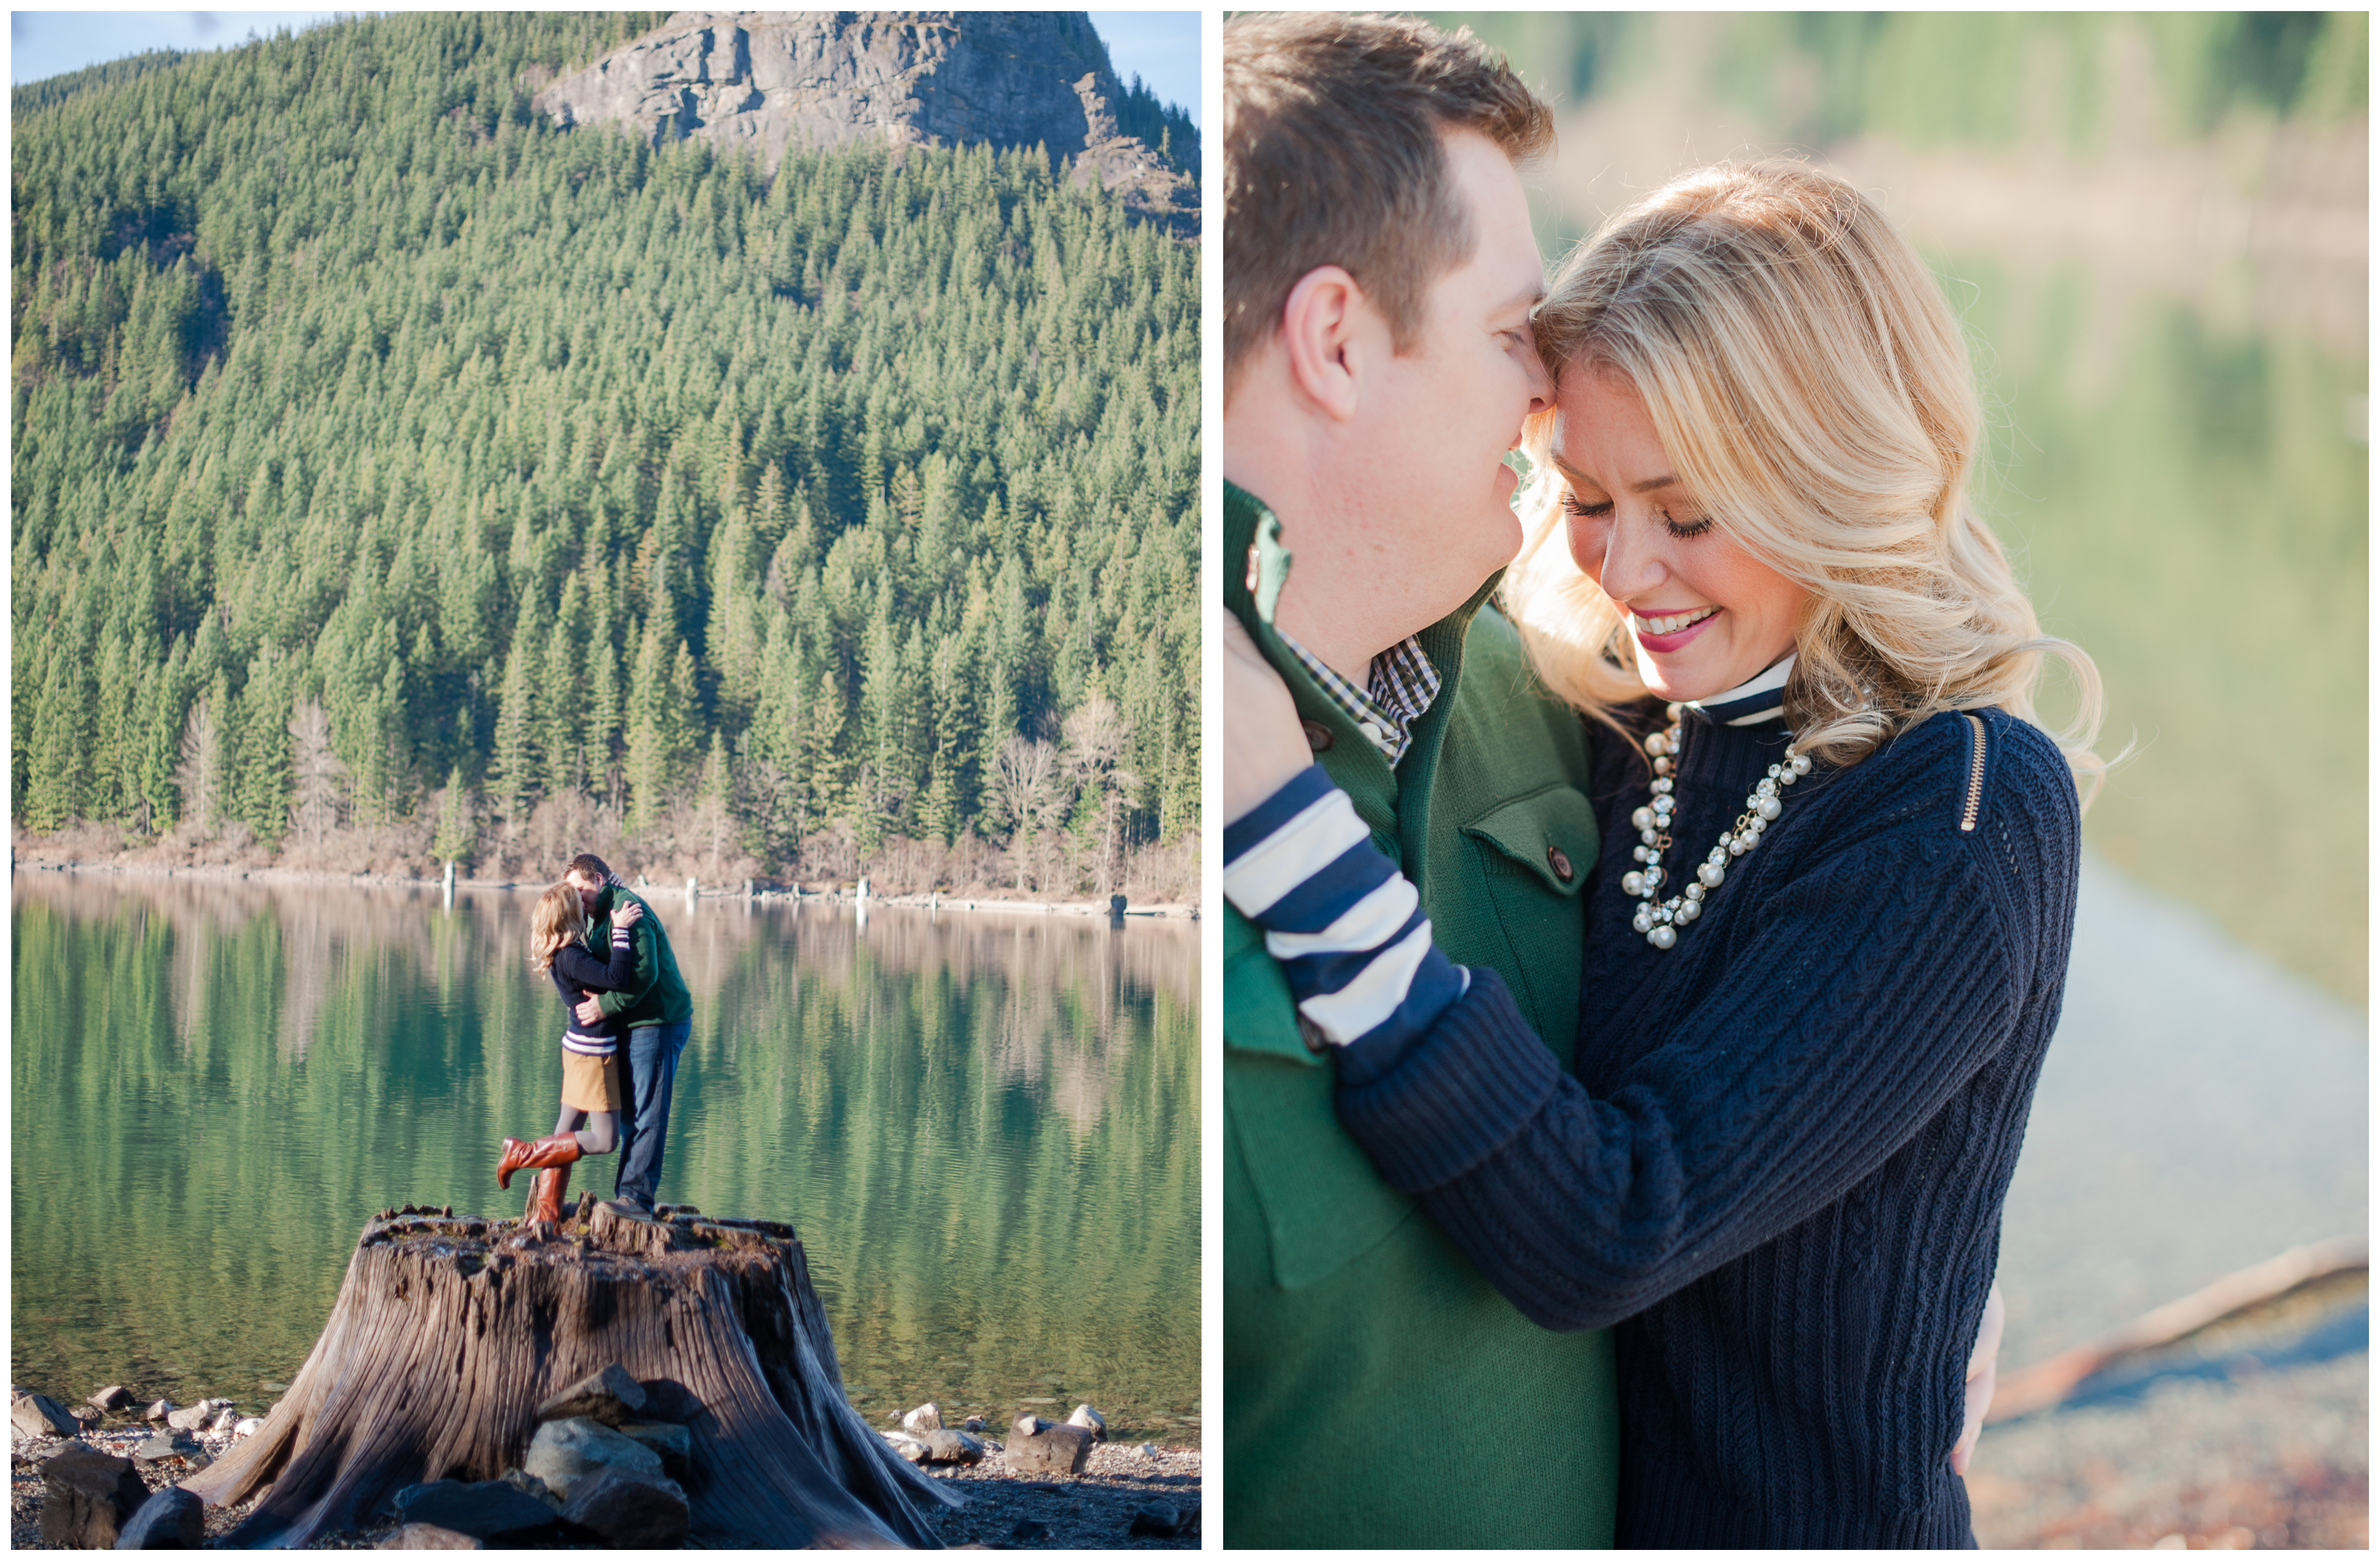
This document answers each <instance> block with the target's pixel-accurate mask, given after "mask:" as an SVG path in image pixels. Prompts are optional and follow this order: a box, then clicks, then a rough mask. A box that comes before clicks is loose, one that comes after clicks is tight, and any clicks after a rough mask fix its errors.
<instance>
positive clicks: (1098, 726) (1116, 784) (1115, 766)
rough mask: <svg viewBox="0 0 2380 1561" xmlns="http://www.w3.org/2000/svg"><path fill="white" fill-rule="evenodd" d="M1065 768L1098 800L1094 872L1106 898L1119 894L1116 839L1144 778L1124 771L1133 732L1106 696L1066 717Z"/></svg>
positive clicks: (1096, 696)
mask: <svg viewBox="0 0 2380 1561" xmlns="http://www.w3.org/2000/svg"><path fill="white" fill-rule="evenodd" d="M1065 737H1066V768H1067V770H1068V771H1069V772H1070V773H1071V774H1072V775H1073V777H1074V781H1075V787H1076V788H1077V791H1078V793H1082V792H1087V793H1089V794H1090V795H1091V796H1093V797H1094V798H1096V799H1097V802H1098V808H1099V840H1098V850H1099V865H1098V869H1097V871H1096V872H1095V873H1094V874H1093V876H1094V878H1095V879H1096V881H1097V883H1098V885H1099V893H1100V894H1102V895H1108V894H1112V893H1114V892H1115V881H1116V874H1115V866H1116V845H1117V835H1119V834H1120V833H1121V832H1122V830H1123V815H1124V811H1125V810H1126V809H1128V808H1130V807H1131V806H1132V805H1133V800H1134V799H1135V797H1137V796H1138V795H1139V791H1140V777H1139V776H1138V775H1136V774H1133V773H1132V772H1131V771H1130V770H1126V769H1123V767H1122V765H1123V755H1124V750H1125V749H1126V748H1127V747H1128V746H1129V745H1130V744H1131V742H1132V728H1131V727H1130V726H1127V725H1126V724H1125V722H1124V718H1123V712H1122V711H1120V710H1118V709H1117V708H1116V705H1115V701H1113V700H1111V699H1109V698H1108V697H1107V696H1106V695H1105V694H1093V695H1092V696H1091V697H1090V698H1089V699H1087V700H1086V701H1083V703H1082V705H1081V707H1080V708H1078V709H1077V710H1076V711H1075V713H1073V714H1072V715H1069V716H1067V717H1066V728H1065Z"/></svg>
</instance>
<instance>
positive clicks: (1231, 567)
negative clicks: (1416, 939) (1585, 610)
mask: <svg viewBox="0 0 2380 1561" xmlns="http://www.w3.org/2000/svg"><path fill="white" fill-rule="evenodd" d="M1291 556H1292V555H1291V554H1290V552H1289V549H1288V548H1287V547H1286V546H1284V545H1283V544H1282V543H1281V522H1280V520H1279V519H1278V518H1275V517H1274V515H1273V513H1272V511H1271V510H1269V509H1268V508H1266V507H1265V506H1264V502H1263V501H1262V500H1260V499H1258V498H1257V496H1256V495H1255V494H1251V493H1249V492H1248V491H1247V490H1245V488H1240V487H1235V486H1233V484H1232V483H1229V482H1226V483H1224V484H1223V558H1224V565H1225V567H1224V569H1223V604H1224V606H1226V607H1227V608H1229V609H1230V610H1231V611H1232V612H1233V614H1234V615H1235V616H1237V617H1238V618H1239V620H1240V622H1241V624H1242V625H1243V626H1245V628H1246V629H1247V631H1248V633H1249V635H1250V636H1251V637H1253V638H1254V639H1255V640H1256V642H1257V648H1258V649H1259V650H1261V651H1262V652H1264V657H1265V660H1266V661H1268V662H1269V663H1270V664H1271V665H1272V667H1273V670H1274V671H1276V672H1278V673H1280V674H1281V680H1282V681H1283V682H1285V683H1287V684H1288V685H1289V691H1290V694H1291V696H1292V697H1293V699H1294V700H1295V701H1297V713H1298V714H1299V715H1300V716H1301V717H1302V718H1304V719H1305V720H1306V721H1307V722H1309V723H1312V724H1314V725H1316V726H1320V727H1321V728H1322V729H1323V730H1324V731H1325V732H1327V733H1328V734H1329V736H1330V746H1329V747H1328V748H1327V749H1325V750H1322V751H1321V752H1319V753H1318V754H1317V756H1316V758H1315V762H1317V763H1318V764H1320V765H1321V766H1322V767H1323V769H1324V770H1326V771H1328V772H1329V773H1330V778H1331V779H1332V780H1333V781H1335V782H1336V783H1338V785H1339V786H1340V787H1342V789H1343V790H1345V791H1346V793H1347V795H1348V796H1349V797H1351V798H1353V799H1354V803H1355V811H1356V812H1357V813H1358V814H1360V815H1361V816H1362V818H1363V820H1364V822H1365V823H1367V824H1369V825H1370V826H1371V827H1372V830H1373V833H1374V834H1376V835H1379V836H1381V837H1382V839H1381V844H1382V845H1383V847H1384V848H1387V849H1388V850H1389V851H1390V854H1391V855H1394V854H1396V845H1395V842H1396V839H1397V813H1398V806H1397V804H1398V791H1399V787H1400V782H1399V777H1400V776H1403V777H1404V783H1403V784H1405V785H1407V786H1410V785H1411V784H1412V783H1413V781H1414V780H1415V778H1416V777H1423V776H1427V774H1429V773H1430V772H1431V771H1432V770H1434V769H1435V768H1436V766H1437V762H1438V747H1439V741H1440V740H1441V739H1442V738H1443V737H1444V736H1445V731H1446V721H1445V716H1446V713H1447V712H1448V711H1449V710H1451V709H1452V708H1453V705H1454V691H1455V688H1456V686H1457V684H1458V683H1459V682H1460V681H1461V679H1462V675H1463V638H1464V636H1466V635H1467V634H1469V633H1470V631H1471V620H1472V619H1473V618H1474V617H1475V616H1478V612H1479V609H1480V608H1481V607H1483V606H1485V605H1487V603H1488V598H1489V597H1490V596H1492V595H1494V594H1495V591H1496V586H1497V583H1498V582H1499V581H1500V580H1501V579H1503V578H1504V577H1503V571H1501V570H1498V571H1497V572H1496V573H1495V574H1493V575H1490V576H1488V579H1486V580H1485V581H1483V582H1482V583H1481V585H1480V587H1479V589H1478V590H1477V591H1473V592H1472V593H1471V597H1470V599H1469V600H1468V601H1466V602H1464V603H1463V605H1461V606H1460V607H1457V608H1456V609H1455V610H1454V611H1452V612H1451V613H1449V614H1447V615H1446V616H1444V617H1442V618H1440V619H1439V620H1438V621H1437V622H1436V623H1434V624H1431V625H1430V626H1429V627H1428V628H1425V629H1423V630H1422V631H1421V633H1420V634H1419V636H1418V638H1419V639H1420V640H1421V648H1422V652H1423V653H1424V654H1426V655H1427V656H1428V657H1429V659H1430V661H1431V663H1432V664H1433V665H1436V666H1437V667H1438V670H1439V673H1440V675H1442V677H1444V679H1445V682H1444V684H1443V685H1442V686H1441V687H1440V688H1439V691H1438V698H1437V699H1436V700H1435V701H1432V703H1431V705H1430V707H1429V709H1428V711H1427V713H1424V715H1423V716H1422V718H1421V719H1420V721H1418V722H1417V723H1415V726H1414V742H1413V747H1412V748H1411V749H1410V750H1407V752H1406V754H1405V757H1404V759H1403V762H1401V763H1399V764H1398V765H1397V766H1396V767H1395V768H1394V769H1391V768H1390V765H1389V761H1388V757H1387V755H1385V754H1383V753H1381V752H1380V750H1378V749H1377V748H1374V747H1373V746H1372V744H1371V743H1370V742H1369V741H1368V740H1366V738H1365V737H1364V735H1363V734H1362V733H1361V732H1359V731H1357V730H1356V729H1355V724H1354V722H1353V721H1352V720H1350V719H1348V716H1347V713H1346V712H1345V711H1343V710H1342V709H1341V708H1340V707H1339V703H1338V701H1336V700H1333V699H1332V698H1331V697H1330V695H1329V694H1326V693H1324V692H1323V691H1322V689H1321V688H1320V686H1319V685H1318V684H1317V683H1316V682H1315V681H1314V677H1313V675H1312V674H1310V673H1308V672H1307V671H1306V670H1305V666H1304V665H1303V664H1301V663H1300V662H1299V661H1298V659H1297V658H1296V657H1295V656H1294V655H1292V654H1291V653H1290V652H1289V648H1288V647H1287V646H1285V645H1283V644H1282V643H1281V633H1280V631H1279V630H1278V629H1276V628H1274V627H1273V613H1274V610H1275V608H1276V607H1277V606H1278V605H1279V604H1280V602H1281V587H1282V586H1283V585H1284V584H1286V583H1287V582H1288V579H1289V567H1290V561H1291ZM1309 729H1311V728H1310V727H1309Z"/></svg>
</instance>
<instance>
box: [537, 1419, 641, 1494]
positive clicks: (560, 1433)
mask: <svg viewBox="0 0 2380 1561" xmlns="http://www.w3.org/2000/svg"><path fill="white" fill-rule="evenodd" d="M521 1467H522V1468H523V1469H525V1470H528V1472H529V1473H531V1474H534V1475H536V1476H537V1477H538V1478H539V1479H540V1480H542V1481H544V1482H545V1485H546V1489H548V1490H550V1491H552V1492H553V1494H555V1495H557V1496H560V1497H561V1498H562V1499H563V1501H564V1502H565V1504H567V1503H568V1502H569V1500H570V1498H571V1495H572V1494H574V1492H575V1491H576V1490H577V1485H578V1482H579V1481H581V1480H583V1479H585V1478H586V1477H587V1476H589V1475H590V1474H592V1473H594V1472H595V1471H596V1470H599V1469H625V1470H634V1471H636V1472H638V1473H643V1474H650V1475H652V1476H653V1477H654V1478H655V1479H659V1478H661V1473H662V1457H661V1455H660V1454H659V1453H656V1452H654V1451H653V1450H652V1449H651V1448H650V1447H648V1446H646V1445H644V1444H643V1443H641V1442H637V1441H635V1440H633V1439H632V1438H629V1437H626V1436H623V1435H621V1434H620V1433H618V1432H616V1431H613V1429H611V1428H610V1427H609V1426H603V1425H598V1424H596V1423H595V1422H594V1421H590V1420H584V1419H580V1420H566V1421H546V1422H545V1423H544V1424H543V1425H541V1426H539V1427H538V1428H537V1435H536V1436H535V1437H534V1438H532V1439H531V1440H530V1442H529V1445H528V1457H525V1458H523V1459H522V1460H521Z"/></svg>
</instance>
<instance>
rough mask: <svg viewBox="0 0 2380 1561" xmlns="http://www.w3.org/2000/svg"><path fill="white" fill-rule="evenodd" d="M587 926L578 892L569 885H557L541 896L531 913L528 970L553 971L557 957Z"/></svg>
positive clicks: (529, 916)
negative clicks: (581, 912)
mask: <svg viewBox="0 0 2380 1561" xmlns="http://www.w3.org/2000/svg"><path fill="white" fill-rule="evenodd" d="M584 925H585V919H584V918H583V917H582V916H581V915H580V914H579V905H578V891H577V890H576V889H574V888H572V887H571V886H570V885H569V884H555V885H553V887H552V888H550V889H548V890H546V892H545V893H543V894H541V895H540V896H537V905H536V907H535V908H534V909H531V910H530V911H529V913H528V963H529V968H530V969H531V970H535V971H536V972H537V973H538V974H539V975H543V974H545V973H546V972H547V971H548V970H553V957H554V955H555V954H557V953H558V952H560V951H561V948H562V945H564V944H565V943H568V942H569V941H570V940H571V939H573V938H575V937H577V935H578V930H579V928H580V927H582V926H584Z"/></svg>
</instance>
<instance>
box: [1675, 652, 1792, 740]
mask: <svg viewBox="0 0 2380 1561" xmlns="http://www.w3.org/2000/svg"><path fill="white" fill-rule="evenodd" d="M1792 675H1793V652H1791V651H1788V652H1785V656H1784V659H1783V660H1781V661H1776V662H1771V663H1770V664H1769V665H1767V666H1766V667H1764V668H1762V669H1761V670H1760V671H1759V672H1758V673H1756V674H1755V675H1754V676H1753V677H1751V678H1750V679H1749V680H1748V681H1746V682H1743V683H1739V684H1737V685H1736V686H1735V687H1734V688H1732V689H1729V690H1728V691H1727V692H1725V693H1723V694H1714V695H1712V696H1711V697H1710V698H1709V699H1706V700H1695V701H1694V702H1693V703H1691V704H1689V705H1687V706H1686V708H1687V709H1688V710H1691V711H1693V712H1694V713H1695V714H1697V715H1699V716H1701V717H1702V718H1703V719H1704V720H1706V721H1707V722H1709V723H1710V724H1711V725H1712V726H1759V725H1760V724H1761V723H1762V722H1763V721H1774V720H1776V719H1777V718H1778V717H1779V716H1780V715H1782V714H1784V713H1785V680H1786V679H1787V678H1788V677H1791V676H1792Z"/></svg>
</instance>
